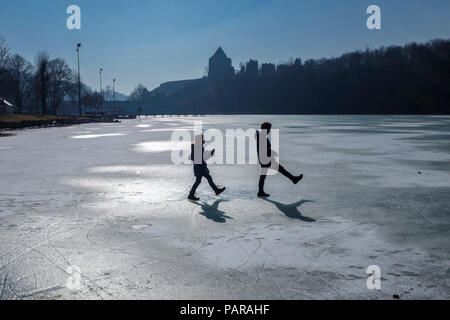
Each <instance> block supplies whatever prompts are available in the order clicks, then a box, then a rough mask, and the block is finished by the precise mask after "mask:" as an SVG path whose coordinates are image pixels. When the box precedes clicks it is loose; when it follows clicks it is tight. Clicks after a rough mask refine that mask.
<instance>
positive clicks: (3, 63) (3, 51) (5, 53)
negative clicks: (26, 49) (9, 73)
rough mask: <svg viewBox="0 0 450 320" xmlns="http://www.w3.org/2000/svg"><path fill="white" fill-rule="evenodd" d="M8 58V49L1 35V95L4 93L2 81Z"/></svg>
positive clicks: (3, 80)
mask: <svg viewBox="0 0 450 320" xmlns="http://www.w3.org/2000/svg"><path fill="white" fill-rule="evenodd" d="M8 58H9V49H8V47H7V46H6V40H5V38H3V37H2V36H0V95H3V94H4V93H5V92H4V82H5V75H6V67H7V63H8ZM2 89H3V90H2Z"/></svg>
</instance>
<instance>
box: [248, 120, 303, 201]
mask: <svg viewBox="0 0 450 320" xmlns="http://www.w3.org/2000/svg"><path fill="white" fill-rule="evenodd" d="M271 129H272V124H271V123H269V122H264V123H263V124H261V130H259V131H257V132H256V148H257V152H258V160H259V163H260V165H261V174H260V177H259V184H258V187H259V191H258V197H259V198H267V197H270V195H269V194H267V193H265V192H264V182H265V181H266V178H267V172H268V171H269V169H273V170H275V171H278V172H279V173H281V174H282V175H283V176H285V177H287V178H288V179H290V180H291V181H292V183H294V184H297V183H299V181H300V180H302V178H303V174H300V175H299V176H293V175H292V174H291V173H290V172H288V171H287V170H286V169H285V168H284V167H283V166H282V165H280V164H279V163H278V162H277V161H276V160H275V158H274V157H275V156H277V153H276V152H275V151H273V150H272V146H271V144H270V140H269V134H270V130H271Z"/></svg>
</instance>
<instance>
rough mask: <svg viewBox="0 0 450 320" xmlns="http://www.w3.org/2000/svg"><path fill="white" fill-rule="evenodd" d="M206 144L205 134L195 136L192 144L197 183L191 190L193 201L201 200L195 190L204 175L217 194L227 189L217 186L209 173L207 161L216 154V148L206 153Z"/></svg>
mask: <svg viewBox="0 0 450 320" xmlns="http://www.w3.org/2000/svg"><path fill="white" fill-rule="evenodd" d="M204 144H205V139H204V137H203V134H200V135H197V136H195V141H194V143H193V144H192V145H191V160H192V161H193V162H194V175H195V178H196V179H195V183H194V185H193V186H192V189H191V192H189V196H188V199H189V200H192V201H198V200H200V199H199V198H197V197H196V196H195V191H196V190H197V187H198V186H199V185H200V183H201V182H202V178H203V177H205V178H206V180H207V181H208V183H209V185H210V186H211V188H212V189H213V190H214V192H215V193H216V195H219V194H221V193H222V192H224V191H225V188H219V187H217V186H216V184H215V183H214V181H213V179H212V177H211V175H210V174H209V170H208V166H207V164H206V161H207V160H208V159H209V158H210V157H212V156H213V155H214V152H215V149H213V150H212V151H211V153H209V154H206V153H205V148H204Z"/></svg>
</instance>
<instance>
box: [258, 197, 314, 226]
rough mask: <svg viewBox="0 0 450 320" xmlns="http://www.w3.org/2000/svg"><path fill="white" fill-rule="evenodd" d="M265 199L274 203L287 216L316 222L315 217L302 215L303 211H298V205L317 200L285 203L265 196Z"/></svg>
mask: <svg viewBox="0 0 450 320" xmlns="http://www.w3.org/2000/svg"><path fill="white" fill-rule="evenodd" d="M264 200H265V201H268V202H270V203H273V204H274V205H275V206H276V207H277V208H278V210H280V211H281V212H283V213H284V215H285V216H286V217H289V218H292V219H299V220H302V221H304V222H315V221H316V220H315V219H313V218H309V217H305V216H304V215H302V213H301V212H300V211H298V207H300V206H301V205H302V204H304V203H308V202H315V201H312V200H300V201H297V202H294V203H290V204H284V203H281V202H278V201H273V200H270V199H267V198H265V199H264Z"/></svg>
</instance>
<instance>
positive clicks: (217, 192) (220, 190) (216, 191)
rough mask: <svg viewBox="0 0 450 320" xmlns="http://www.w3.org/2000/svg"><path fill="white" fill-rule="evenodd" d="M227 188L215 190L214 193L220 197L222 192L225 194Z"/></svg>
mask: <svg viewBox="0 0 450 320" xmlns="http://www.w3.org/2000/svg"><path fill="white" fill-rule="evenodd" d="M225 189H226V188H225V187H224V188H216V189H215V190H214V192H215V193H216V196H218V195H219V194H221V193H222V192H224V191H225Z"/></svg>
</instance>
